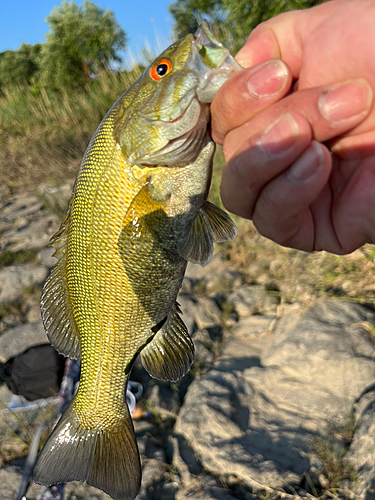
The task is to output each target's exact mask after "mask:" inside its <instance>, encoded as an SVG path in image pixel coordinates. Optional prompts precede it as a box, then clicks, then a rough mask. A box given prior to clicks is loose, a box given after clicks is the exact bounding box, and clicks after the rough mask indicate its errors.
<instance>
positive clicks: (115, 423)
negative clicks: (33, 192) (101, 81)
mask: <svg viewBox="0 0 375 500" xmlns="http://www.w3.org/2000/svg"><path fill="white" fill-rule="evenodd" d="M202 49H204V50H202ZM165 59H167V60H168V61H169V62H168V65H167V66H168V68H169V69H168V71H167V72H165V71H164V69H165V68H164V67H163V68H162V70H163V71H162V73H163V74H162V76H160V75H159V72H158V71H157V67H158V65H159V64H161V63H160V61H162V60H164V61H165ZM238 69H239V67H238V65H237V64H236V63H235V62H234V60H233V58H232V57H231V56H230V54H229V53H228V51H227V50H226V49H225V48H224V47H222V45H221V44H220V43H219V42H218V41H217V40H216V39H215V38H214V37H213V35H212V34H211V33H210V31H209V29H208V26H207V25H203V26H202V28H200V29H199V30H198V32H197V33H196V34H195V35H194V36H193V35H188V36H187V37H185V38H184V39H182V40H180V41H179V42H176V43H175V44H173V45H172V46H171V47H169V48H168V49H167V50H166V51H164V53H163V54H162V55H161V56H160V57H159V58H157V59H156V60H155V61H154V62H153V63H152V65H151V67H150V68H149V69H148V70H146V71H145V72H144V73H143V75H142V76H141V77H140V78H139V79H138V80H137V81H136V82H135V83H134V84H133V85H132V86H131V87H130V88H129V89H128V91H127V92H125V94H124V95H123V96H122V97H121V98H120V99H119V100H118V101H117V103H115V104H114V106H113V107H112V109H111V110H110V111H109V112H108V114H107V115H106V117H105V118H104V119H103V121H102V123H101V124H100V126H99V127H98V129H97V131H96V133H95V135H94V137H93V138H92V140H91V141H90V144H89V146H88V148H87V151H86V153H85V155H84V158H83V160H82V164H81V167H80V170H79V172H78V176H77V180H76V183H75V187H74V189H73V194H72V198H71V202H70V204H69V208H68V212H67V215H66V217H65V219H64V221H63V223H62V225H61V228H60V230H59V231H58V232H57V233H56V235H55V236H54V237H53V238H52V244H53V245H54V246H55V248H56V252H55V255H56V256H57V257H58V259H59V260H58V263H57V264H56V266H55V267H54V268H53V269H52V272H51V275H50V276H49V277H48V279H47V281H46V283H45V286H44V289H43V294H42V299H41V311H42V318H43V322H44V325H45V328H46V331H47V335H48V337H49V339H50V341H51V343H52V345H54V346H55V347H56V349H57V350H58V351H59V352H60V353H61V354H64V355H65V356H70V357H72V358H75V359H77V358H80V360H81V376H80V384H79V388H78V392H77V394H76V396H75V398H74V399H73V401H72V403H71V404H70V405H69V407H68V408H67V410H66V411H65V413H64V414H63V415H62V417H61V419H60V421H59V423H58V425H57V426H56V428H55V429H54V431H53V433H52V435H51V436H50V437H49V439H48V441H47V442H46V444H45V446H44V448H43V450H42V452H41V455H40V457H39V459H38V462H37V465H36V468H35V471H34V478H35V480H36V482H40V483H42V484H48V485H51V484H55V483H60V482H67V481H74V480H79V481H86V482H87V483H89V484H91V485H93V486H96V487H98V488H100V489H102V490H103V491H105V492H106V493H108V494H109V495H111V496H112V497H113V498H114V499H116V500H120V499H121V500H132V499H133V498H134V497H135V496H136V494H137V491H138V489H139V484H140V479H141V467H140V460H139V454H138V450H137V445H136V440H135V435H134V429H133V425H132V421H131V417H130V414H129V409H128V407H127V404H126V399H125V391H126V386H127V382H128V379H129V375H130V371H131V368H132V366H133V363H134V361H135V359H136V358H137V356H138V355H139V356H140V358H141V361H142V363H143V366H144V367H145V369H146V370H147V371H148V372H149V374H150V375H151V376H153V377H155V378H158V379H160V380H168V381H177V380H178V379H179V378H181V377H182V376H183V375H185V374H186V372H187V371H188V370H189V368H190V366H191V363H192V361H193V358H194V345H193V342H192V341H191V339H190V336H189V333H188V331H187V328H186V326H185V324H184V323H183V321H182V319H181V317H180V308H179V306H178V304H177V303H176V298H177V294H178V291H179V289H180V287H181V284H182V280H183V276H184V273H185V270H186V265H187V262H188V261H191V262H196V263H199V264H201V265H206V264H207V263H208V262H209V260H210V258H211V256H212V251H213V243H214V242H219V241H227V240H232V239H233V238H234V236H235V235H236V227H235V225H234V224H233V222H232V221H231V220H230V218H229V216H228V215H227V214H226V213H225V212H223V211H222V210H221V209H219V208H218V207H215V206H214V205H212V204H210V203H209V202H207V195H208V190H209V185H210V181H211V170H212V157H213V153H214V144H213V142H212V140H211V138H210V136H209V108H208V103H209V102H210V101H211V100H212V99H213V97H214V95H215V92H216V91H217V90H218V88H219V86H220V85H222V84H223V83H224V81H225V80H226V79H228V78H229V77H230V76H231V75H232V74H234V72H236V71H238ZM155 75H156V76H155ZM215 82H217V83H216V84H215ZM168 120H169V121H168Z"/></svg>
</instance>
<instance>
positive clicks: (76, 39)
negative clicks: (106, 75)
mask: <svg viewBox="0 0 375 500" xmlns="http://www.w3.org/2000/svg"><path fill="white" fill-rule="evenodd" d="M47 22H48V24H49V25H50V31H49V33H47V35H46V38H47V41H46V43H45V44H44V45H43V50H42V63H41V69H42V78H43V80H44V83H46V84H47V85H50V86H52V87H54V88H57V89H58V88H71V87H74V86H82V85H84V84H85V83H86V82H88V81H90V80H93V79H95V77H96V76H97V75H98V74H99V73H100V72H101V71H103V70H106V71H108V70H109V69H110V67H111V64H112V63H113V62H114V61H117V62H121V58H120V56H119V55H118V51H119V50H122V49H125V47H126V43H127V37H126V33H125V31H124V30H123V29H122V28H121V27H120V25H119V24H118V23H117V22H116V19H115V16H114V14H113V12H112V11H111V10H109V9H107V10H104V9H101V8H99V7H98V6H97V5H95V4H94V3H93V2H90V1H89V0H85V1H84V3H83V5H77V4H76V3H75V2H74V1H72V2H70V3H69V2H65V1H64V2H63V3H62V4H61V6H59V7H55V8H54V9H53V10H52V12H51V13H50V14H49V16H48V17H47Z"/></svg>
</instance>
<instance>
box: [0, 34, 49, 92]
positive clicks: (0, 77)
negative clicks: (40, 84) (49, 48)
mask: <svg viewBox="0 0 375 500" xmlns="http://www.w3.org/2000/svg"><path fill="white" fill-rule="evenodd" d="M41 49H42V45H41V44H40V43H37V44H35V45H27V44H24V43H23V44H22V45H21V47H20V48H19V49H18V50H6V51H5V52H1V53H0V87H1V88H7V87H12V86H14V85H22V84H25V83H26V84H30V83H31V80H32V77H33V76H34V75H35V74H36V73H38V71H39V67H40V53H41Z"/></svg>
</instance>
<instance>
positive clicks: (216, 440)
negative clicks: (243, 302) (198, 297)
mask: <svg viewBox="0 0 375 500" xmlns="http://www.w3.org/2000/svg"><path fill="white" fill-rule="evenodd" d="M366 321H370V322H371V323H374V321H375V315H374V311H373V310H372V309H369V308H366V307H364V306H361V305H358V304H352V303H343V302H321V303H318V304H316V305H314V306H313V307H312V308H311V309H309V310H308V311H306V312H302V311H299V309H298V307H295V308H293V309H292V310H291V311H290V313H289V314H287V315H286V316H285V317H283V318H282V319H281V320H280V321H279V322H278V324H277V325H276V328H275V329H274V333H273V332H271V331H266V332H264V333H262V334H261V335H259V334H257V335H254V337H253V338H252V336H251V335H249V336H248V338H246V336H244V335H243V332H242V333H241V334H239V335H236V332H235V331H234V334H233V337H232V338H229V339H227V341H226V343H225V345H224V350H223V353H222V355H221V356H220V357H219V358H218V360H217V361H216V363H215V364H214V367H213V369H212V370H211V371H209V372H208V373H206V374H205V375H204V376H202V377H201V378H200V379H197V380H195V381H194V382H193V383H192V384H191V385H190V387H189V389H188V392H187V395H186V398H185V402H184V405H183V406H182V409H181V411H180V414H179V416H178V419H177V422H176V426H175V432H176V433H177V435H178V436H179V437H180V438H185V439H186V440H187V442H188V443H189V444H190V446H191V447H192V449H193V450H194V452H195V454H196V456H197V460H198V461H200V463H201V464H202V466H203V468H204V469H205V470H207V471H211V472H212V473H213V474H215V475H216V474H217V475H223V474H225V475H226V474H233V475H235V476H237V477H238V478H239V479H241V480H243V481H244V482H245V483H246V484H248V485H249V486H250V487H261V485H266V486H271V487H281V486H283V485H285V484H292V485H296V484H299V482H300V480H301V475H302V474H303V473H304V471H306V470H308V468H309V466H310V462H309V459H310V451H311V442H312V439H313V438H316V437H317V436H320V437H322V438H324V437H325V433H326V429H327V426H328V424H329V423H330V422H331V420H332V419H335V421H337V420H340V419H345V418H346V417H347V416H348V414H349V413H350V412H351V411H352V409H353V406H354V404H355V402H356V400H357V399H358V398H359V396H360V395H361V393H362V391H363V390H364V388H365V387H367V386H368V384H369V383H371V382H373V380H374V373H375V359H374V358H373V357H372V354H373V344H372V343H371V342H370V341H369V339H368V334H367V332H366V329H365V328H364V327H363V322H366ZM361 325H362V326H361ZM240 327H241V321H240V322H239V325H238V331H237V333H238V332H241V328H240ZM257 485H258V486H257Z"/></svg>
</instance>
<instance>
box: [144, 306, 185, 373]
mask: <svg viewBox="0 0 375 500" xmlns="http://www.w3.org/2000/svg"><path fill="white" fill-rule="evenodd" d="M141 360H142V364H143V366H144V368H145V369H146V370H147V371H148V373H149V374H150V375H151V377H154V378H157V379H158V380H166V381H169V382H176V381H177V380H179V379H180V378H181V377H183V376H184V375H185V374H186V373H187V372H188V371H189V369H190V366H191V364H192V362H193V360H194V344H193V342H192V340H191V338H190V336H189V333H188V331H187V328H186V325H185V323H184V322H183V321H182V319H181V318H180V316H179V314H178V306H177V304H176V307H175V308H174V310H173V311H172V313H171V314H170V316H169V317H168V319H167V321H166V323H165V324H164V326H163V327H162V328H161V329H160V330H159V331H158V332H157V333H156V335H155V336H154V338H153V339H152V341H151V342H150V343H149V344H147V345H146V347H145V348H144V349H143V350H142V351H141Z"/></svg>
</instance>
